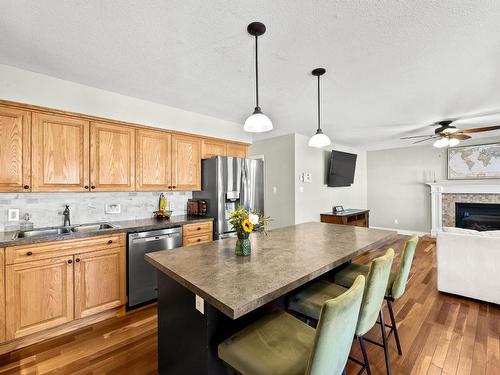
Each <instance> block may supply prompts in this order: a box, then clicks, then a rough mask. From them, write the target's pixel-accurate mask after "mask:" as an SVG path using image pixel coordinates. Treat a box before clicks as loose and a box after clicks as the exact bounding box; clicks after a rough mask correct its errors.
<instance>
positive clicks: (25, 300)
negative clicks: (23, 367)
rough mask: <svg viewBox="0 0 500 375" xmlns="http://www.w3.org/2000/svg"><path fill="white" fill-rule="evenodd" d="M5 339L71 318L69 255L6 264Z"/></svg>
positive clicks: (71, 297)
mask: <svg viewBox="0 0 500 375" xmlns="http://www.w3.org/2000/svg"><path fill="white" fill-rule="evenodd" d="M5 271H6V272H5V289H6V309H5V310H6V311H5V312H6V339H7V340H12V339H16V338H19V337H22V336H26V335H29V334H31V333H35V332H39V331H42V330H45V329H47V328H52V327H55V326H58V325H60V324H63V323H66V322H69V321H71V320H73V257H72V256H64V257H59V258H52V259H46V260H39V261H34V262H25V263H20V264H12V265H7V266H6V268H5Z"/></svg>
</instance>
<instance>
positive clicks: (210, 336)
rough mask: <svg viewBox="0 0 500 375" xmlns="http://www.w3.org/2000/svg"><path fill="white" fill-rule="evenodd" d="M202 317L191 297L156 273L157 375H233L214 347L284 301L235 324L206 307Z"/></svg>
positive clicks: (276, 301)
mask: <svg viewBox="0 0 500 375" xmlns="http://www.w3.org/2000/svg"><path fill="white" fill-rule="evenodd" d="M204 308H205V314H202V313H201V312H199V311H198V310H196V307H195V294H194V293H193V292H191V291H189V290H188V289H186V288H185V287H183V286H182V285H180V284H179V283H177V282H176V281H174V280H172V279H171V278H170V277H168V276H166V275H165V274H164V273H163V272H158V370H159V373H160V375H164V374H165V375H166V374H168V375H175V374H179V375H181V374H182V375H186V374H210V375H213V374H221V375H222V374H227V375H229V374H233V372H232V371H231V370H229V369H228V368H227V366H226V365H224V363H223V362H222V361H221V360H220V359H219V358H218V356H217V346H218V345H219V343H220V342H222V341H224V340H225V339H226V338H228V337H229V336H231V335H232V334H234V333H236V332H238V331H239V330H241V329H243V328H244V327H246V326H247V325H249V324H250V323H252V322H253V321H255V320H257V319H258V318H260V317H262V316H263V315H264V314H268V313H270V312H272V311H274V310H283V309H284V297H282V298H280V299H278V300H275V301H273V302H272V303H270V304H268V305H266V306H263V307H262V308H260V309H257V310H255V311H253V312H251V313H249V314H246V315H244V316H242V317H241V318H238V319H236V320H233V319H231V318H229V317H228V316H226V315H224V314H223V313H221V312H220V311H219V310H217V309H215V308H214V307H212V306H211V305H210V304H208V303H206V302H205V303H204Z"/></svg>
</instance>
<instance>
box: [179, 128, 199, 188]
mask: <svg viewBox="0 0 500 375" xmlns="http://www.w3.org/2000/svg"><path fill="white" fill-rule="evenodd" d="M172 188H173V189H174V190H188V191H193V190H201V140H200V139H199V138H196V137H190V136H185V135H177V134H174V135H172Z"/></svg>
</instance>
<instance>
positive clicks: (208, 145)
mask: <svg viewBox="0 0 500 375" xmlns="http://www.w3.org/2000/svg"><path fill="white" fill-rule="evenodd" d="M214 156H226V143H224V142H221V141H216V140H212V139H204V140H202V141H201V158H202V159H210V158H213V157H214Z"/></svg>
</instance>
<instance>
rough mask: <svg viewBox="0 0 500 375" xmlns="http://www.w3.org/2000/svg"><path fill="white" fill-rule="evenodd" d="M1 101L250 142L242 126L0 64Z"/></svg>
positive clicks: (248, 135) (248, 134)
mask: <svg viewBox="0 0 500 375" xmlns="http://www.w3.org/2000/svg"><path fill="white" fill-rule="evenodd" d="M0 99H4V100H11V101H16V102H21V103H26V104H33V105H39V106H44V107H49V108H55V109H60V110H66V111H71V112H78V113H83V114H87V115H93V116H100V117H105V118H109V119H113V120H121V121H128V122H133V123H137V124H141V125H149V126H154V127H158V128H162V129H171V130H178V131H184V132H188V133H194V134H200V135H207V136H213V137H218V138H224V139H229V140H235V141H242V142H249V143H250V142H251V140H252V139H251V135H250V133H246V132H244V131H243V126H242V124H237V123H234V122H230V121H225V120H220V119H217V118H214V117H210V116H205V115H201V114H199V113H194V112H189V111H184V110H181V109H178V108H173V107H169V106H166V105H162V104H157V103H152V102H148V101H145V100H140V99H136V98H132V97H129V96H125V95H121V94H116V93H113V92H110V91H105V90H101V89H97V88H94V87H90V86H85V85H81V84H78V83H74V82H69V81H65V80H62V79H58V78H54V77H50V76H47V75H43V74H38V73H33V72H29V71H27V70H22V69H18V68H14V67H11V66H8V65H2V64H0Z"/></svg>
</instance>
